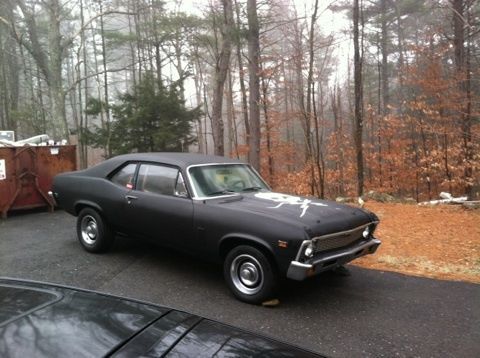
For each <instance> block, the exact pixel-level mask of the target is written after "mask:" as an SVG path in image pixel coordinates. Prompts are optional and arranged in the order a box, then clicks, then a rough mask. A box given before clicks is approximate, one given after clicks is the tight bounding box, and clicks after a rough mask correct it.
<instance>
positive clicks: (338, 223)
mask: <svg viewBox="0 0 480 358" xmlns="http://www.w3.org/2000/svg"><path fill="white" fill-rule="evenodd" d="M218 203H219V204H220V205H225V206H228V207H230V208H232V209H234V210H241V211H245V212H255V213H258V214H262V215H265V216H268V217H273V218H277V219H278V220H282V221H284V222H285V221H286V222H291V223H294V224H297V225H298V224H301V225H302V226H303V227H305V228H307V230H308V231H309V234H310V235H325V234H330V233H334V232H338V231H344V230H349V229H353V228H356V227H358V226H361V225H364V224H367V223H370V222H372V221H377V220H378V218H377V217H376V216H375V214H373V213H370V212H368V211H366V210H363V209H360V208H355V207H352V206H349V205H345V204H339V203H336V202H334V201H329V200H320V199H315V198H306V197H300V196H292V195H286V194H281V193H274V192H267V191H260V192H255V193H242V194H241V195H239V196H238V197H232V198H231V199H229V200H222V201H218Z"/></svg>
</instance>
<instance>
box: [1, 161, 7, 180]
mask: <svg viewBox="0 0 480 358" xmlns="http://www.w3.org/2000/svg"><path fill="white" fill-rule="evenodd" d="M5 179H7V168H6V167H5V159H0V180H5Z"/></svg>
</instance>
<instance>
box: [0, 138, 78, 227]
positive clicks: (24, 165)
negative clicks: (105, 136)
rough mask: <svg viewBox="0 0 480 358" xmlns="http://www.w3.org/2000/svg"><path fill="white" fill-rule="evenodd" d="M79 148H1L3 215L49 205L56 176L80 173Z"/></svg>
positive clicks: (51, 202) (67, 146)
mask: <svg viewBox="0 0 480 358" xmlns="http://www.w3.org/2000/svg"><path fill="white" fill-rule="evenodd" d="M76 163H77V161H76V146H74V145H62V146H37V147H34V146H24V147H2V148H0V215H1V217H2V218H6V217H7V212H8V211H10V210H16V209H29V208H36V207H42V206H46V207H48V209H49V210H50V211H52V210H53V207H54V203H53V201H52V199H51V198H50V197H49V196H48V194H47V193H48V191H49V190H50V188H51V186H52V180H53V177H54V176H55V175H56V174H58V173H61V172H66V171H72V170H76Z"/></svg>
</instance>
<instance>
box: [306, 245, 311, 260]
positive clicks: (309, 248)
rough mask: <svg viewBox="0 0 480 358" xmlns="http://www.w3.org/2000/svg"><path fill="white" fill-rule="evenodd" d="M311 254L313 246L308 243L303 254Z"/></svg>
mask: <svg viewBox="0 0 480 358" xmlns="http://www.w3.org/2000/svg"><path fill="white" fill-rule="evenodd" d="M312 255H313V247H312V246H310V245H309V246H307V248H306V249H305V256H307V257H312Z"/></svg>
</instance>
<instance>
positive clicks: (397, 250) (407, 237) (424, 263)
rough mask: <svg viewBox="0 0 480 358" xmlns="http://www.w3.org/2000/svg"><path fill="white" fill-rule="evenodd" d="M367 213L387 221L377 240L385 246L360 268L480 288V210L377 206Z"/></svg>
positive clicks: (360, 263) (369, 205)
mask: <svg viewBox="0 0 480 358" xmlns="http://www.w3.org/2000/svg"><path fill="white" fill-rule="evenodd" d="M366 208H367V209H369V210H371V211H373V212H375V213H376V214H377V215H378V216H379V218H380V220H381V223H380V225H379V227H378V228H377V231H376V233H375V236H377V237H378V238H379V239H380V240H382V245H381V246H380V247H379V249H378V250H377V252H376V253H375V254H374V255H369V256H366V257H363V258H360V259H358V260H356V261H355V264H356V265H358V266H362V267H367V268H373V269H379V270H387V271H396V272H402V273H405V274H409V275H416V276H426V277H432V278H438V279H447V280H461V281H469V282H475V283H480V210H467V209H464V208H462V207H461V206H456V205H441V206H434V207H424V206H417V205H408V204H382V203H377V202H368V203H366Z"/></svg>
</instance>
